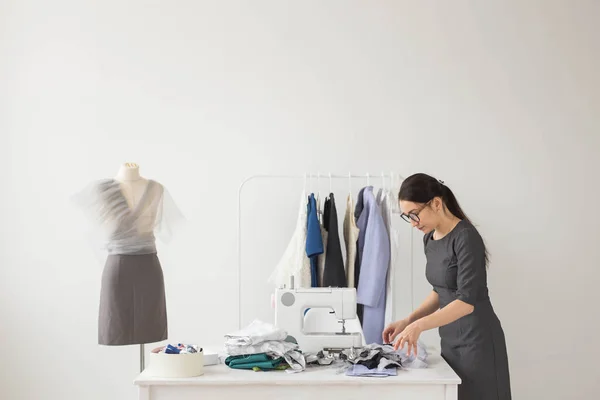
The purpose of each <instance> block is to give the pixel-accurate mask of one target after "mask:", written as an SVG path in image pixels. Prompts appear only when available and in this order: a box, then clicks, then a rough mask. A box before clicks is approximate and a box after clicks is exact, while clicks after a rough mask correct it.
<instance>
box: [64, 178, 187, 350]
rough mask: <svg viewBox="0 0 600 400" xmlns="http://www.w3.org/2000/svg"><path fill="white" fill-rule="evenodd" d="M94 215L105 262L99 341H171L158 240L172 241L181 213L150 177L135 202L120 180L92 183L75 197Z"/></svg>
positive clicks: (131, 342) (127, 342) (100, 305)
mask: <svg viewBox="0 0 600 400" xmlns="http://www.w3.org/2000/svg"><path fill="white" fill-rule="evenodd" d="M75 200H76V202H77V203H78V204H80V205H81V206H82V207H83V208H84V210H85V211H86V212H87V213H88V214H89V216H90V217H91V221H92V222H93V227H94V230H97V232H96V234H97V237H98V238H100V239H101V242H100V243H99V244H100V245H101V246H102V250H103V251H102V253H104V252H106V253H107V255H106V262H105V264H104V270H103V272H102V284H101V288H100V304H99V314H98V343H99V344H102V345H112V346H118V345H130V344H141V343H153V342H159V341H162V340H165V339H167V337H168V324H167V307H166V295H165V283H164V276H163V270H162V267H161V263H160V261H159V258H158V255H157V248H156V240H155V239H156V238H155V236H156V235H158V236H160V237H161V239H162V241H164V242H168V241H170V235H171V233H172V228H173V227H174V226H175V224H176V223H177V222H179V221H181V220H182V217H183V216H182V215H181V214H180V213H179V210H178V208H177V207H176V205H175V204H174V202H173V201H172V199H171V197H170V196H169V195H168V192H167V191H166V189H165V188H164V187H163V185H161V184H160V183H158V182H156V181H153V180H148V183H147V185H146V188H145V190H144V193H143V195H142V197H141V198H140V199H139V201H138V202H137V204H136V205H135V206H131V207H130V205H129V204H128V202H127V199H126V198H125V196H124V195H123V192H122V190H121V185H120V183H119V182H118V181H116V180H115V179H103V180H100V181H96V182H93V183H92V184H91V185H89V186H88V187H87V188H86V189H84V190H83V191H82V192H80V193H79V194H78V195H77V196H76V198H75Z"/></svg>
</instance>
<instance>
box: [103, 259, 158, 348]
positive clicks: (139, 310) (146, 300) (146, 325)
mask: <svg viewBox="0 0 600 400" xmlns="http://www.w3.org/2000/svg"><path fill="white" fill-rule="evenodd" d="M167 333H168V332H167V307H166V301H165V287H164V277H163V271H162V267H161V265H160V262H159V260H158V257H157V255H156V253H154V254H144V255H109V256H108V258H107V259H106V264H105V266H104V271H103V273H102V285H101V290H100V310H99V316H98V343H99V344H101V345H113V346H114V345H128V344H140V343H154V342H159V341H162V340H165V339H167Z"/></svg>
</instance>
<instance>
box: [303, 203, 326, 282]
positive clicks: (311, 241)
mask: <svg viewBox="0 0 600 400" xmlns="http://www.w3.org/2000/svg"><path fill="white" fill-rule="evenodd" d="M307 211H308V212H307V214H308V220H307V223H306V225H307V226H306V229H307V233H306V255H307V256H308V258H309V259H310V286H311V287H318V286H319V272H318V265H319V261H318V258H319V254H323V237H322V236H321V226H320V224H319V217H318V216H317V202H316V200H315V194H314V193H311V194H310V196H309V197H308V205H307Z"/></svg>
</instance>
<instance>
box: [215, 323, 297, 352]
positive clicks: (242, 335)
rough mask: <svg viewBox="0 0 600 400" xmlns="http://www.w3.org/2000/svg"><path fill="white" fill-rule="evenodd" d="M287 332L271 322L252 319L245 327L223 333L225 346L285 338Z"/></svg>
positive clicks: (246, 344) (248, 344)
mask: <svg viewBox="0 0 600 400" xmlns="http://www.w3.org/2000/svg"><path fill="white" fill-rule="evenodd" d="M286 337H287V332H285V331H284V330H282V329H278V328H276V327H275V326H273V325H272V324H269V323H266V322H262V321H259V320H254V321H252V322H251V323H250V325H248V326H247V327H245V328H243V329H241V330H239V331H237V332H233V333H229V334H227V335H225V345H226V346H250V345H255V344H258V343H262V342H266V341H270V340H285V338H286Z"/></svg>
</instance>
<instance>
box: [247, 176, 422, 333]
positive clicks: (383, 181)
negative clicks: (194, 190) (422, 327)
mask: <svg viewBox="0 0 600 400" xmlns="http://www.w3.org/2000/svg"><path fill="white" fill-rule="evenodd" d="M314 178H316V179H317V182H318V181H319V180H320V179H329V180H330V182H331V180H332V179H348V180H349V187H350V189H351V186H352V184H351V183H352V180H353V179H366V183H367V186H369V185H370V180H371V179H375V180H378V179H381V182H382V183H383V185H382V186H383V187H385V180H386V179H389V180H390V181H391V182H392V184H391V185H390V186H393V184H394V182H395V180H398V181H403V180H404V179H405V178H404V177H403V176H402V175H400V174H394V173H393V172H390V173H389V174H386V173H383V172H382V173H381V174H374V175H373V174H370V173H366V174H360V175H356V174H354V175H353V174H351V173H348V174H347V175H341V174H331V173H330V172H329V173H327V174H325V175H323V174H321V173H320V172H317V173H316V174H314V173H310V174H308V173H305V174H304V175H251V176H249V177H247V178H246V179H244V181H242V183H241V184H240V186H239V188H238V226H237V252H238V260H237V261H238V265H237V287H238V328H239V329H242V236H241V235H242V191H243V189H244V187H245V186H246V184H247V183H248V182H250V181H253V180H256V179H288V180H289V179H298V180H302V179H303V180H304V187H305V188H306V183H307V180H309V179H310V180H312V179H314ZM394 214H400V213H398V212H394ZM410 243H411V246H410V264H411V268H410V279H411V282H412V280H413V276H412V274H413V268H412V266H413V248H412V247H413V235H412V233H411V235H410ZM412 286H413V285H412V284H411V308H413V309H414V305H413V304H412V301H413V300H412V297H413V294H412Z"/></svg>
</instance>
